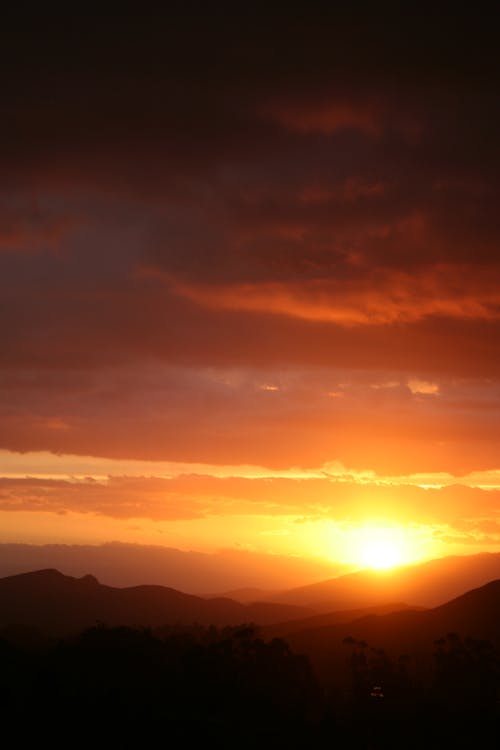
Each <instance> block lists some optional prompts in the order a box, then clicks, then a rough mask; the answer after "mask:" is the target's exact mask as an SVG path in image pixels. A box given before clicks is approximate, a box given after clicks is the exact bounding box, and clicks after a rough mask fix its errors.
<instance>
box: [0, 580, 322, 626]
mask: <svg viewBox="0 0 500 750" xmlns="http://www.w3.org/2000/svg"><path fill="white" fill-rule="evenodd" d="M308 614H311V611H310V610H308V609H306V608H304V607H295V606H290V605H283V604H272V603H270V602H263V603H261V604H260V603H255V604H249V605H244V604H240V603H239V602H235V601H232V600H231V599H224V598H218V599H202V598H200V597H197V596H192V595H190V594H184V593H182V592H180V591H176V590H175V589H171V588H166V587H164V586H133V587H130V588H123V589H119V588H113V587H111V586H103V585H102V584H100V583H99V582H98V581H97V579H96V578H94V577H93V576H91V575H86V576H83V578H73V577H71V576H65V575H63V574H62V573H60V572H59V571H57V570H51V569H49V570H39V571H36V572H32V573H22V574H20V575H15V576H9V577H7V578H2V579H0V628H2V627H3V628H6V627H9V626H19V625H21V626H30V627H36V628H38V629H39V630H41V631H43V632H44V633H47V634H53V635H64V634H66V633H69V632H75V631H77V630H82V629H83V628H86V627H90V626H92V625H95V624H96V623H97V622H104V623H106V624H108V625H130V626H151V627H158V626H161V625H166V624H169V625H175V624H183V625H191V624H193V623H195V622H197V623H199V624H201V625H217V626H222V625H237V624H241V623H255V624H267V623H273V622H278V621H280V620H287V619H294V618H297V617H304V616H306V615H308Z"/></svg>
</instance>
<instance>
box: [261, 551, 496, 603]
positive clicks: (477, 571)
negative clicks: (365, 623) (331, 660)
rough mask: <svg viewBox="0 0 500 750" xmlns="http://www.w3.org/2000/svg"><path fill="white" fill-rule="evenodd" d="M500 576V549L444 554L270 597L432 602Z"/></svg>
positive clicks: (292, 600) (286, 600)
mask: <svg viewBox="0 0 500 750" xmlns="http://www.w3.org/2000/svg"><path fill="white" fill-rule="evenodd" d="M495 579H500V553H482V554H479V555H466V556H462V557H458V556H457V557H443V558H437V559H435V560H430V561H428V562H425V563H421V564H418V565H408V566H404V567H400V568H394V569H390V570H363V571H359V572H356V573H348V574H346V575H342V576H339V577H338V578H332V579H329V580H327V581H322V582H320V583H315V584H311V585H309V586H301V587H300V588H294V589H290V590H288V591H285V592H282V593H281V594H277V595H275V596H273V601H276V602H282V603H286V604H295V605H298V606H304V607H311V608H313V609H315V610H317V611H319V612H331V611H334V610H347V609H358V608H365V607H373V606H376V605H380V604H386V603H387V602H406V603H407V604H409V605H412V606H419V607H436V606H438V605H439V604H443V603H444V602H446V601H449V600H450V599H453V598H455V597H457V596H460V594H463V593H465V592H466V591H468V590H470V589H473V588H476V587H478V586H482V585H483V584H485V583H488V582H489V581H492V580H495Z"/></svg>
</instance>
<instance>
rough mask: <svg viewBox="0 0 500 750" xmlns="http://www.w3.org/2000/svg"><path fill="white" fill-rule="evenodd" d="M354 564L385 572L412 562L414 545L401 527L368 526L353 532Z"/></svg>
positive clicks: (352, 553)
mask: <svg viewBox="0 0 500 750" xmlns="http://www.w3.org/2000/svg"><path fill="white" fill-rule="evenodd" d="M351 543H352V546H351V550H352V552H351V555H352V558H353V562H356V564H358V565H360V567H363V568H373V569H375V570H385V569H387V568H394V567H396V566H398V565H404V564H405V563H408V562H411V561H413V560H414V557H415V550H414V545H413V544H412V540H411V539H410V538H409V537H408V535H407V533H406V532H405V529H404V528H403V527H399V526H375V525H373V526H372V525H366V526H361V527H359V528H358V529H354V530H353V531H352V538H351Z"/></svg>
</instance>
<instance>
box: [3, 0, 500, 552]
mask: <svg viewBox="0 0 500 750" xmlns="http://www.w3.org/2000/svg"><path fill="white" fill-rule="evenodd" d="M236 5H237V4H236ZM236 5H233V8H236ZM335 5H336V4H335V3H331V4H330V6H331V7H330V9H329V10H324V9H320V6H319V5H316V6H315V5H314V4H313V10H311V8H309V10H307V11H306V10H303V11H302V13H300V14H299V13H295V12H294V11H293V10H291V9H288V10H287V11H286V13H273V11H272V10H269V9H268V10H267V11H263V10H262V12H261V11H260V9H259V7H258V5H248V6H242V7H241V8H238V12H237V14H236V13H235V12H234V10H233V12H232V13H231V12H229V13H228V12H227V8H226V6H225V5H224V4H222V3H221V4H218V3H208V4H201V3H200V4H195V3H189V2H186V3H182V6H181V4H180V3H179V4H177V3H168V4H166V6H165V8H169V10H168V11H167V10H165V9H163V11H162V12H161V14H160V13H159V14H158V15H156V16H155V15H154V14H150V15H146V13H144V15H141V16H140V17H134V16H133V15H132V14H129V15H128V16H127V15H125V16H122V15H116V14H111V13H109V15H106V14H101V15H99V16H97V15H96V16H91V15H90V14H89V15H87V16H78V15H77V14H76V13H74V12H73V10H72V9H71V7H70V6H68V9H67V10H66V11H65V12H64V13H63V14H62V15H61V14H59V13H58V14H57V15H56V14H55V13H54V15H53V16H51V15H50V12H49V11H47V9H46V8H45V7H44V8H43V11H42V9H40V10H37V11H35V13H34V15H32V16H27V15H24V17H22V18H21V16H17V15H16V13H15V12H12V14H11V15H10V16H8V17H7V16H6V18H5V19H4V21H5V22H2V29H1V31H0V36H1V38H0V42H1V43H0V57H1V65H0V84H1V85H0V101H1V119H0V163H1V165H2V167H1V175H2V179H1V182H0V290H1V294H0V301H1V304H0V346H1V368H0V386H1V390H0V475H1V478H0V542H30V543H36V544H45V543H54V542H57V543H68V544H70V543H71V544H89V543H91V544H99V543H102V542H108V541H122V542H132V543H135V544H160V545H165V546H169V547H175V548H179V549H183V550H195V551H201V552H207V551H208V552H215V551H217V550H227V549H238V550H246V551H250V552H256V553H259V554H260V553H271V554H276V555H278V554H279V555H295V556H304V558H310V557H319V558H326V559H328V560H332V561H339V562H342V563H347V564H352V565H359V564H362V563H363V558H362V550H363V548H364V546H366V543H367V542H366V535H367V534H368V535H370V534H372V531H370V529H371V530H373V529H379V530H381V534H382V539H384V538H387V539H390V540H391V541H390V542H388V544H393V545H396V546H397V547H398V549H400V557H401V560H402V561H413V560H417V559H423V558H427V557H435V556H440V555H445V554H457V553H460V554H465V553H473V552H478V551H487V550H499V549H500V419H499V416H500V252H499V248H500V244H499V243H500V219H499V217H500V213H499V198H500V189H499V174H500V169H499V168H500V164H499V161H500V160H499V146H498V142H499V141H498V134H499V132H500V122H499V120H500V104H499V96H498V91H499V75H498V72H499V71H498V45H497V39H496V36H497V28H496V27H495V25H494V24H493V23H492V19H489V18H488V17H487V16H479V15H477V16H476V15H473V13H474V12H475V11H473V10H469V11H468V13H467V14H465V12H464V13H463V15H460V14H459V11H458V10H457V7H458V6H456V7H455V8H454V10H453V13H448V14H445V13H444V12H442V13H438V11H436V10H432V11H423V10H421V9H419V7H417V6H415V7H413V6H407V7H406V8H403V7H402V10H401V12H400V13H399V15H397V16H395V15H394V14H393V13H392V11H391V13H389V11H387V12H383V11H382V10H381V9H380V8H379V9H378V11H377V13H375V12H373V13H368V12H366V11H364V12H363V11H361V10H360V9H358V12H357V13H354V11H353V12H351V14H349V13H348V12H347V11H345V12H344V11H341V10H338V9H335ZM403 5H404V4H403ZM314 8H316V10H314ZM367 530H368V531H367ZM384 535H385V536H384Z"/></svg>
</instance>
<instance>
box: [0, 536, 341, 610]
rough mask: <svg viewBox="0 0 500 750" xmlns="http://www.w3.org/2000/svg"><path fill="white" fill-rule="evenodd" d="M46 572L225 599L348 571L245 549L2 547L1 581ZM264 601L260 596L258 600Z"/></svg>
mask: <svg viewBox="0 0 500 750" xmlns="http://www.w3.org/2000/svg"><path fill="white" fill-rule="evenodd" d="M46 568H55V569H56V570H60V571H61V573H64V574H65V575H68V576H74V577H75V578H81V577H82V576H84V575H85V574H86V573H88V572H89V571H90V572H92V573H93V574H94V575H95V576H96V577H97V578H98V579H99V581H101V582H102V583H105V584H106V585H108V586H117V587H119V588H122V587H125V586H141V585H143V584H154V585H155V586H168V587H169V588H174V589H177V590H178V591H186V592H188V593H190V594H194V595H195V596H204V597H207V596H208V597H214V595H215V594H217V597H219V596H220V595H221V594H220V593H219V592H221V591H224V592H225V591H232V590H233V589H234V590H236V589H246V588H258V589H262V588H266V589H268V590H269V592H272V591H282V590H283V589H286V588H290V586H301V585H305V584H308V583H312V582H314V581H322V580H325V579H326V578H331V577H332V576H335V575H340V574H341V573H346V572H347V571H348V568H347V567H346V566H345V565H340V564H336V563H334V562H331V561H330V562H329V561H328V560H320V559H317V560H311V559H309V558H303V557H293V556H290V555H270V554H265V553H259V552H251V551H248V550H241V549H226V550H219V551H218V552H213V553H208V552H193V551H186V550H180V549H175V548H172V547H165V546H163V545H160V544H156V545H142V544H125V543H122V542H108V543H106V544H96V545H94V544H86V545H85V544H83V545H80V544H42V545H38V544H13V543H10V544H8V543H5V544H0V578H4V577H5V576H13V575H17V574H18V573H29V572H30V571H32V570H44V569H46ZM351 569H352V568H351ZM229 598H230V599H232V598H233V597H232V596H230V595H229ZM234 598H236V597H234ZM262 598H263V597H262V596H257V597H253V600H254V601H255V600H259V601H260V600H261V599H262ZM265 598H266V599H269V598H270V597H269V596H265Z"/></svg>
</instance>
